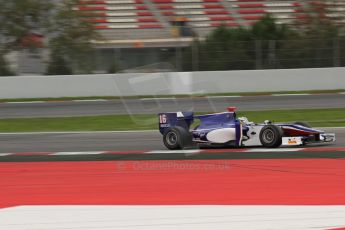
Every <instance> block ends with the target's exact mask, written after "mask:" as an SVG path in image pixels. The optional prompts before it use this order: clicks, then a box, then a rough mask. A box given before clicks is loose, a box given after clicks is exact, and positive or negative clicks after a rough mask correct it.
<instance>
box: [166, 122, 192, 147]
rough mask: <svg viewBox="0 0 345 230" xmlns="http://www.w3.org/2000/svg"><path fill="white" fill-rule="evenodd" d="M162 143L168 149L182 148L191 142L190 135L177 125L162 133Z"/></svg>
mask: <svg viewBox="0 0 345 230" xmlns="http://www.w3.org/2000/svg"><path fill="white" fill-rule="evenodd" d="M163 143H164V145H165V147H167V148H168V149H170V150H178V149H184V148H185V147H186V146H188V145H190V144H191V143H192V136H191V134H190V133H189V132H188V131H187V130H185V129H184V128H182V127H178V126H177V127H174V128H170V129H168V130H167V131H166V132H165V133H164V134H163Z"/></svg>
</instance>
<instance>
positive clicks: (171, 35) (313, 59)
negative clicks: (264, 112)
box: [0, 0, 345, 76]
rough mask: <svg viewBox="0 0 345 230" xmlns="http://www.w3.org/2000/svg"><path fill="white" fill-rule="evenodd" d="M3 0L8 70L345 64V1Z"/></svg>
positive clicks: (1, 70) (0, 48) (4, 70)
mask: <svg viewBox="0 0 345 230" xmlns="http://www.w3.org/2000/svg"><path fill="white" fill-rule="evenodd" d="M0 3H1V8H0V21H1V24H0V41H1V45H0V76H11V75H68V74H92V73H135V72H137V73H150V72H170V71H218V70H251V69H286V68H319V67H340V66H345V26H344V25H345V1H343V0H324V1H309V0H295V1H290V0H83V1H79V0H70V1H66V0H50V1H41V0H11V1H5V0H0Z"/></svg>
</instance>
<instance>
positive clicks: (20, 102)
mask: <svg viewBox="0 0 345 230" xmlns="http://www.w3.org/2000/svg"><path fill="white" fill-rule="evenodd" d="M45 102H46V101H9V102H5V103H6V104H35V103H45Z"/></svg>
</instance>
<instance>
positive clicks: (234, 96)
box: [207, 95, 243, 99]
mask: <svg viewBox="0 0 345 230" xmlns="http://www.w3.org/2000/svg"><path fill="white" fill-rule="evenodd" d="M236 97H243V96H240V95H233V96H207V98H211V99H212V98H236Z"/></svg>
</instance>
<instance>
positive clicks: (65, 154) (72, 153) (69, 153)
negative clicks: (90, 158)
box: [50, 151, 104, 156]
mask: <svg viewBox="0 0 345 230" xmlns="http://www.w3.org/2000/svg"><path fill="white" fill-rule="evenodd" d="M102 153H104V151H101V152H100V151H98V152H97V151H92V152H91V151H90V152H57V153H52V154H50V155H53V156H74V155H99V154H102Z"/></svg>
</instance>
